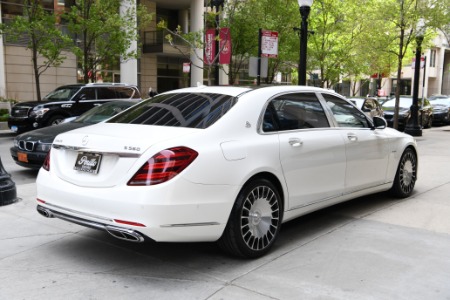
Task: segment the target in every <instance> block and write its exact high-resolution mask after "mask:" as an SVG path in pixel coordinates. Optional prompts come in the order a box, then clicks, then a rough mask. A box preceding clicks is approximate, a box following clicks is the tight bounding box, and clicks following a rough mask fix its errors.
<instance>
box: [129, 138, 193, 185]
mask: <svg viewBox="0 0 450 300" xmlns="http://www.w3.org/2000/svg"><path fill="white" fill-rule="evenodd" d="M197 156H198V153H197V151H195V150H192V149H190V148H187V147H174V148H170V149H166V150H163V151H161V152H159V153H157V154H155V155H154V156H153V157H152V158H150V159H149V160H148V161H147V162H146V163H145V164H144V165H143V166H142V167H141V168H140V169H139V171H137V172H136V174H134V176H133V178H131V179H130V181H128V185H155V184H159V183H163V182H166V181H168V180H170V179H172V178H173V177H175V176H177V175H178V174H179V173H181V171H183V170H184V169H185V168H186V167H187V166H189V165H190V164H191V162H193V161H194V159H195V158H196V157H197Z"/></svg>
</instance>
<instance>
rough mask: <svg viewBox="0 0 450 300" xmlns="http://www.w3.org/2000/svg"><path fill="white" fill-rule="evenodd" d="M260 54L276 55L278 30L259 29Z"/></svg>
mask: <svg viewBox="0 0 450 300" xmlns="http://www.w3.org/2000/svg"><path fill="white" fill-rule="evenodd" d="M261 56H264V57H270V58H277V57H278V32H276V31H270V30H262V31H261Z"/></svg>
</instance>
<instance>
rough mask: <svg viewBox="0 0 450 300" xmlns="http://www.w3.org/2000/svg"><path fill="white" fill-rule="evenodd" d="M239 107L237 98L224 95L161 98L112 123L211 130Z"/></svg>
mask: <svg viewBox="0 0 450 300" xmlns="http://www.w3.org/2000/svg"><path fill="white" fill-rule="evenodd" d="M235 103H236V98H234V97H232V96H229V95H223V94H205V93H180V94H165V95H158V96H156V97H153V98H151V99H149V100H146V101H142V102H141V103H140V104H138V105H136V106H134V107H132V108H131V109H129V110H127V111H126V112H125V113H123V114H120V115H118V116H116V117H113V118H112V119H110V120H109V121H108V123H128V124H142V125H160V126H175V127H189V128H207V127H209V126H210V125H212V124H214V123H215V122H216V121H217V120H219V119H220V118H221V117H222V116H223V115H224V114H225V113H226V112H227V111H229V110H230V108H231V107H233V105H234V104H235Z"/></svg>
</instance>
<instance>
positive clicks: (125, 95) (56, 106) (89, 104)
mask: <svg viewBox="0 0 450 300" xmlns="http://www.w3.org/2000/svg"><path fill="white" fill-rule="evenodd" d="M114 99H136V101H139V100H141V94H140V93H139V90H138V89H137V87H136V86H133V85H128V84H122V83H89V84H72V85H64V86H61V87H59V88H57V89H56V90H54V91H53V92H51V93H50V94H48V95H47V96H45V97H44V98H43V99H42V102H37V101H32V102H21V103H18V104H16V105H14V106H13V107H12V109H11V115H10V117H9V118H8V127H9V128H10V129H11V130H12V131H14V132H17V133H21V132H25V131H29V130H33V129H36V128H41V127H46V126H50V125H56V124H59V123H60V122H61V121H62V120H63V119H65V118H69V117H74V116H79V115H81V114H82V113H84V112H86V111H88V110H89V109H91V108H93V107H94V106H97V105H100V104H102V103H105V102H108V101H111V100H114Z"/></svg>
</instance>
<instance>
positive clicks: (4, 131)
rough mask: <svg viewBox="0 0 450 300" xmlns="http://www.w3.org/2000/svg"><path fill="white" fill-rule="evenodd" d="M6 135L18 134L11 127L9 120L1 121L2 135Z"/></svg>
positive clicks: (0, 131)
mask: <svg viewBox="0 0 450 300" xmlns="http://www.w3.org/2000/svg"><path fill="white" fill-rule="evenodd" d="M4 136H16V133H15V132H12V131H11V129H9V127H8V123H7V122H0V137H4Z"/></svg>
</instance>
